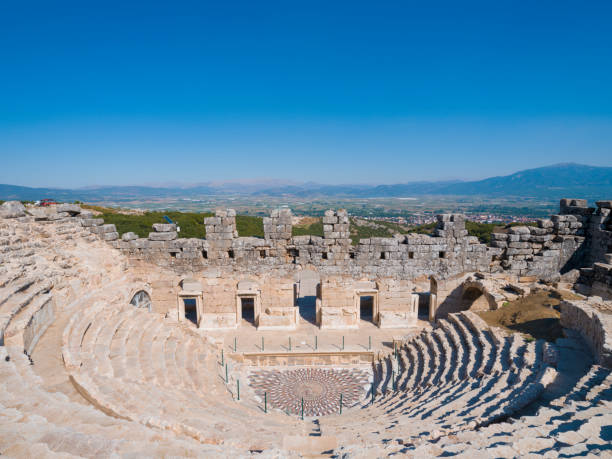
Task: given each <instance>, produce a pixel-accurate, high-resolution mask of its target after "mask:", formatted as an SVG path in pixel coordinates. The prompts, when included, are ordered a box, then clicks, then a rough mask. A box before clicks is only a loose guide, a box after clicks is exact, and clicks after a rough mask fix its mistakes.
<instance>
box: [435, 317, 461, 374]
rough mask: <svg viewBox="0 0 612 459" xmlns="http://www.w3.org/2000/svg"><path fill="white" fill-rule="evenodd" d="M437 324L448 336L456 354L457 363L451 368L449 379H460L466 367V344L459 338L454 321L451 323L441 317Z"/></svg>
mask: <svg viewBox="0 0 612 459" xmlns="http://www.w3.org/2000/svg"><path fill="white" fill-rule="evenodd" d="M438 325H439V326H440V328H441V329H442V330H443V331H444V334H445V335H446V336H447V337H448V341H449V343H450V344H451V345H452V346H453V348H454V349H455V352H456V356H457V358H456V360H455V362H456V363H457V364H456V366H455V368H454V370H453V373H452V376H451V379H453V380H459V379H462V378H463V377H464V375H465V373H466V368H467V359H468V357H467V354H468V351H467V349H466V346H465V345H464V342H463V340H462V339H461V337H460V335H459V332H458V331H457V328H456V327H455V325H454V323H451V322H450V321H448V320H446V319H441V320H439V321H438Z"/></svg>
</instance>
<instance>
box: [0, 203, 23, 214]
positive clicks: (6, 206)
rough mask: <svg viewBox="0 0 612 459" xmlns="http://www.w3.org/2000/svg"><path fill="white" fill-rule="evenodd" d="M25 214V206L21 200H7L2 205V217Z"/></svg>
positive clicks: (0, 210) (0, 209)
mask: <svg viewBox="0 0 612 459" xmlns="http://www.w3.org/2000/svg"><path fill="white" fill-rule="evenodd" d="M25 215H26V211H25V207H24V205H23V204H21V203H20V202H19V201H6V202H4V203H2V204H1V205H0V218H18V217H23V216H25Z"/></svg>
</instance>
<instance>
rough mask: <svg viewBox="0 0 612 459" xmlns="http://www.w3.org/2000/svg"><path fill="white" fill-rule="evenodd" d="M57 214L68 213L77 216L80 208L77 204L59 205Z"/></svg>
mask: <svg viewBox="0 0 612 459" xmlns="http://www.w3.org/2000/svg"><path fill="white" fill-rule="evenodd" d="M57 211H58V212H68V213H69V214H70V215H73V216H74V215H78V214H80V213H81V206H79V205H78V204H60V205H59V206H57Z"/></svg>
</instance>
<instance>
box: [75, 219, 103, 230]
mask: <svg viewBox="0 0 612 459" xmlns="http://www.w3.org/2000/svg"><path fill="white" fill-rule="evenodd" d="M103 224H104V219H102V218H84V219H82V220H81V226H83V227H85V228H89V227H92V226H100V225H103Z"/></svg>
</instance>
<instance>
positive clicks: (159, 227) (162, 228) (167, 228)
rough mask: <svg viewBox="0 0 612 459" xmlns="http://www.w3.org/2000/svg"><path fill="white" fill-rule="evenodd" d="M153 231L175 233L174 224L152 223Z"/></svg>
mask: <svg viewBox="0 0 612 459" xmlns="http://www.w3.org/2000/svg"><path fill="white" fill-rule="evenodd" d="M153 230H154V231H156V232H158V233H168V232H172V231H176V224H175V223H154V224H153Z"/></svg>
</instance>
